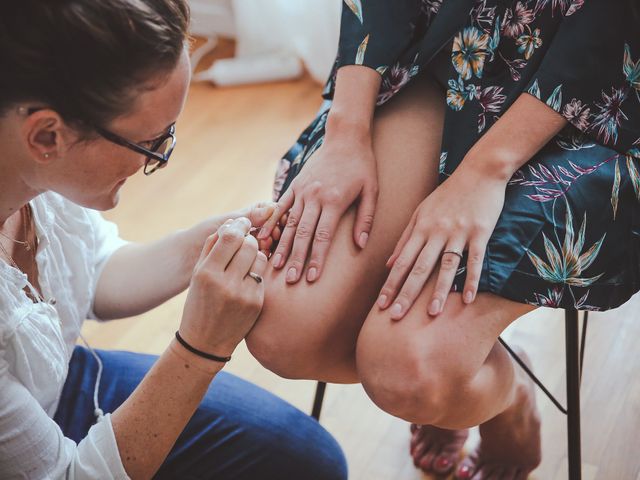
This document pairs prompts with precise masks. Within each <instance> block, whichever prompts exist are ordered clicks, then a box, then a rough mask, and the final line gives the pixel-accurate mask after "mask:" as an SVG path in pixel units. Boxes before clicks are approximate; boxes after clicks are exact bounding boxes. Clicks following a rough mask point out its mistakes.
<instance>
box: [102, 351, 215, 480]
mask: <svg viewBox="0 0 640 480" xmlns="http://www.w3.org/2000/svg"><path fill="white" fill-rule="evenodd" d="M222 366H223V364H221V363H216V362H213V361H210V360H206V359H202V358H199V357H197V356H195V355H193V354H191V353H190V352H187V351H186V350H184V349H183V348H182V347H181V346H180V345H179V344H178V343H177V342H176V341H175V340H173V342H172V343H171V345H170V346H169V347H168V348H167V350H166V351H165V352H164V353H163V354H162V355H161V356H160V358H159V359H158V361H157V362H156V363H155V365H154V366H153V367H152V368H151V370H149V372H148V373H147V375H146V376H145V377H144V379H143V380H142V382H141V383H140V384H139V385H138V387H137V388H136V389H135V390H134V391H133V393H132V394H131V395H130V396H129V398H128V399H127V400H126V401H125V402H124V403H123V404H122V405H121V406H120V407H119V408H118V409H117V410H116V411H115V412H114V413H113V414H112V416H111V421H112V424H113V430H114V433H115V437H116V442H117V445H118V451H119V452H120V457H121V459H122V463H123V465H124V468H125V470H126V472H127V474H128V475H129V476H130V477H131V478H132V479H134V480H137V479H147V478H151V477H152V476H153V475H154V474H155V472H156V471H157V470H158V468H159V467H160V465H161V464H162V462H163V461H164V460H165V458H166V457H167V455H168V454H169V451H170V450H171V448H172V447H173V445H174V443H175V441H176V439H177V438H178V436H179V435H180V433H181V432H182V431H183V430H184V427H185V425H186V424H187V422H188V421H189V419H190V418H191V416H192V415H193V413H194V412H195V410H196V408H197V407H198V405H199V404H200V402H201V400H202V398H203V396H204V394H205V393H206V391H207V388H208V387H209V384H210V383H211V381H212V380H213V378H214V376H215V375H216V373H217V372H218V371H220V370H221V368H222Z"/></svg>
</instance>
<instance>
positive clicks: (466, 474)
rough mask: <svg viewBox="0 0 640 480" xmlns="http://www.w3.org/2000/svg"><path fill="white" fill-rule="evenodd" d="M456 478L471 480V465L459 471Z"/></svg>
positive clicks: (464, 466) (462, 467)
mask: <svg viewBox="0 0 640 480" xmlns="http://www.w3.org/2000/svg"><path fill="white" fill-rule="evenodd" d="M456 477H457V478H459V479H460V480H469V479H470V478H471V467H470V466H469V465H463V466H461V467H460V468H459V469H458V473H456Z"/></svg>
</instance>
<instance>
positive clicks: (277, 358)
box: [246, 324, 316, 380]
mask: <svg viewBox="0 0 640 480" xmlns="http://www.w3.org/2000/svg"><path fill="white" fill-rule="evenodd" d="M246 344H247V348H248V349H249V352H251V354H252V355H253V356H254V357H255V358H256V360H258V362H260V364H261V365H262V366H263V367H265V368H266V369H268V370H270V371H272V372H273V373H275V374H276V375H279V376H281V377H283V378H288V379H292V380H299V379H310V378H313V375H314V372H315V370H316V368H315V367H316V361H315V358H314V357H315V355H314V353H313V351H312V348H311V346H310V345H307V342H305V340H304V339H296V338H295V337H294V336H290V335H288V334H287V332H285V331H281V330H280V331H279V330H276V329H274V328H260V325H259V324H257V325H256V327H255V328H254V329H253V330H252V331H251V333H250V334H249V335H248V336H247V338H246Z"/></svg>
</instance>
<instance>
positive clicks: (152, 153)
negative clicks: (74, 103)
mask: <svg viewBox="0 0 640 480" xmlns="http://www.w3.org/2000/svg"><path fill="white" fill-rule="evenodd" d="M93 128H94V130H95V131H96V132H98V133H99V134H100V135H101V136H102V137H104V138H105V139H107V140H109V141H110V142H111V143H115V144H117V145H120V146H123V147H125V148H128V149H129V150H133V151H134V152H137V153H140V154H141V155H144V156H145V157H146V159H147V160H146V162H145V164H144V174H145V175H147V176H149V175H151V174H152V173H153V172H155V171H157V170H160V169H161V168H164V167H166V166H167V164H168V163H169V158H170V157H171V154H172V153H173V149H174V148H175V146H176V125H175V123H174V124H172V125H171V126H170V127H169V129H168V130H167V131H166V132H165V133H163V134H162V135H161V136H159V137H158V138H157V139H156V140H154V142H153V144H152V145H151V148H145V147H143V146H142V145H138V144H137V143H134V142H131V141H129V140H127V139H126V138H124V137H121V136H120V135H117V134H115V133H113V132H110V131H109V130H106V129H104V128H102V127H98V126H94V127H93ZM169 138H170V139H171V145H169V148H168V150H166V152H165V153H159V152H158V151H157V150H158V148H160V146H161V145H162V144H164V143H165V142H166V141H167V140H168V139H169ZM154 161H155V163H153V162H154Z"/></svg>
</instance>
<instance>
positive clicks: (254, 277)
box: [248, 272, 262, 283]
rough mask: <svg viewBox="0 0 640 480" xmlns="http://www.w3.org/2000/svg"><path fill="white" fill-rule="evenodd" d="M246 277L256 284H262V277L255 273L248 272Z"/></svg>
mask: <svg viewBox="0 0 640 480" xmlns="http://www.w3.org/2000/svg"><path fill="white" fill-rule="evenodd" d="M248 275H249V276H250V277H251V278H253V279H254V280H255V281H256V282H258V283H262V277H261V276H260V275H258V274H257V273H253V272H249V273H248Z"/></svg>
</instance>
